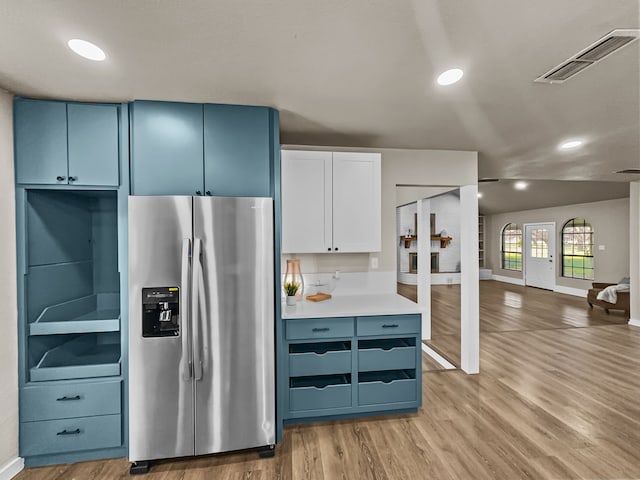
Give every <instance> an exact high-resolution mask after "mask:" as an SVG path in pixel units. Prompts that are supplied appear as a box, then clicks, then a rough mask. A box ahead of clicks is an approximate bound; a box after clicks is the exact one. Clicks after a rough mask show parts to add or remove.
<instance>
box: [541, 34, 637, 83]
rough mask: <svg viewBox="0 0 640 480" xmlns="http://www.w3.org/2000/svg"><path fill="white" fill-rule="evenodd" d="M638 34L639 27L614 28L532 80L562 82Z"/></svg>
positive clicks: (635, 38) (619, 47) (627, 42)
mask: <svg viewBox="0 0 640 480" xmlns="http://www.w3.org/2000/svg"><path fill="white" fill-rule="evenodd" d="M638 36H640V30H639V29H618V30H614V31H612V32H610V33H608V34H607V35H605V36H604V37H602V38H601V39H600V40H598V41H596V42H595V43H592V44H591V45H589V46H588V47H587V48H584V49H582V50H580V51H579V52H578V53H576V54H575V55H573V56H572V57H571V58H569V59H567V60H565V61H564V62H562V63H561V64H560V65H556V66H555V67H553V68H552V69H551V70H549V71H548V72H547V73H545V74H544V75H542V76H541V77H538V78H536V79H535V80H534V81H535V82H539V83H563V82H565V81H566V80H568V79H569V78H571V77H573V76H574V75H576V74H577V73H579V72H581V71H582V70H584V69H585V68H587V67H589V66H591V65H593V64H595V63H597V62H599V61H600V60H602V59H603V58H605V57H607V56H608V55H610V54H612V53H613V52H615V51H617V50H620V49H621V48H622V47H624V46H626V45H629V44H630V43H632V42H633V41H634V40H637V39H638Z"/></svg>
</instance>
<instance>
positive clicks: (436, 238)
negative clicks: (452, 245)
mask: <svg viewBox="0 0 640 480" xmlns="http://www.w3.org/2000/svg"><path fill="white" fill-rule="evenodd" d="M451 240H453V238H451V237H439V236H437V235H431V241H433V242H437V241H439V242H440V248H447V245H449V242H450V241H451Z"/></svg>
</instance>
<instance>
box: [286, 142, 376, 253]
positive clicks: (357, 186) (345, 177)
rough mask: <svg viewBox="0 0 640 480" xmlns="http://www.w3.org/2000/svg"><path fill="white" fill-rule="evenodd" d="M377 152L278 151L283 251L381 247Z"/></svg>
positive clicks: (343, 250) (312, 251) (333, 250)
mask: <svg viewBox="0 0 640 480" xmlns="http://www.w3.org/2000/svg"><path fill="white" fill-rule="evenodd" d="M380 162H381V155H380V154H379V153H360V152H313V151H297V150H283V151H282V252H283V253H323V252H334V253H340V252H343V253H344V252H378V251H380V249H381V220H380V219H381V194H380V185H381V183H380Z"/></svg>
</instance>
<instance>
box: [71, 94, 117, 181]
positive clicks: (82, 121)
mask: <svg viewBox="0 0 640 480" xmlns="http://www.w3.org/2000/svg"><path fill="white" fill-rule="evenodd" d="M67 121H68V145H69V184H71V185H100V186H114V185H118V106H117V105H88V104H74V103H70V104H68V105H67Z"/></svg>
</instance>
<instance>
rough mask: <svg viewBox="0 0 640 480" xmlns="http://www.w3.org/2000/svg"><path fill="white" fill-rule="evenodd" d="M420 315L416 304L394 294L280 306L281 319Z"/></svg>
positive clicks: (349, 296) (335, 297) (299, 302)
mask: <svg viewBox="0 0 640 480" xmlns="http://www.w3.org/2000/svg"><path fill="white" fill-rule="evenodd" d="M414 313H421V311H420V308H419V307H418V304H417V303H413V302H412V301H411V300H407V299H406V298H405V297H402V296H400V295H397V294H395V293H387V294H376V295H334V296H333V297H332V298H330V299H329V300H324V301H322V302H310V301H308V300H299V301H298V303H297V304H296V305H295V306H287V305H285V304H284V303H283V304H282V318H317V317H356V316H367V315H403V314H414Z"/></svg>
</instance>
